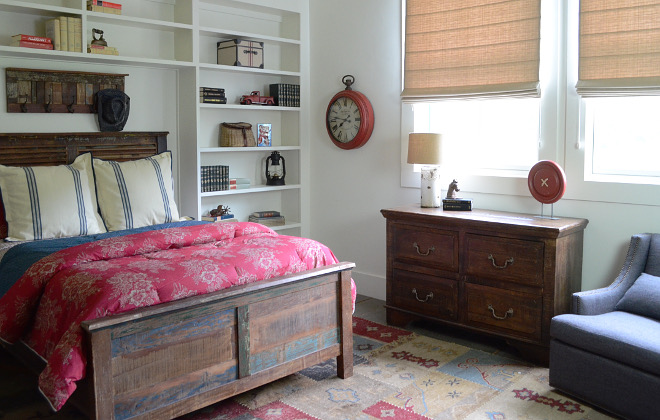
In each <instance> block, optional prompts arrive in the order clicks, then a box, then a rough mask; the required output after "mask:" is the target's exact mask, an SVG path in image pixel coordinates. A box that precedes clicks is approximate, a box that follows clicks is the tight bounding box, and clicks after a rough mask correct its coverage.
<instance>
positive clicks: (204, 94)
mask: <svg viewBox="0 0 660 420" xmlns="http://www.w3.org/2000/svg"><path fill="white" fill-rule="evenodd" d="M199 102H201V103H203V104H226V103H227V97H225V90H224V89H223V88H212V87H204V86H202V87H200V88H199Z"/></svg>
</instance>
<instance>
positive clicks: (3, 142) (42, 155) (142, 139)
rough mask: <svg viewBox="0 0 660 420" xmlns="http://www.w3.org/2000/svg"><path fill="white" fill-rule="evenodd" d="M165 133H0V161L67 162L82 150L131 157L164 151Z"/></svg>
mask: <svg viewBox="0 0 660 420" xmlns="http://www.w3.org/2000/svg"><path fill="white" fill-rule="evenodd" d="M167 134H168V133H167V132H130V131H129V132H123V131H121V132H98V133H13V134H0V164H2V165H9V166H51V165H65V164H70V163H71V162H73V160H74V159H75V158H76V157H77V156H78V155H80V154H82V153H87V152H92V155H93V156H94V157H95V158H100V159H106V160H117V161H125V160H134V159H140V158H144V157H147V156H151V155H155V154H157V153H160V152H164V151H165V150H167Z"/></svg>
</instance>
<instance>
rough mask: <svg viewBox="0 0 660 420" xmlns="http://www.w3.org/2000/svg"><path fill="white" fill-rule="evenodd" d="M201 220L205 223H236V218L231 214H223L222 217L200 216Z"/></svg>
mask: <svg viewBox="0 0 660 420" xmlns="http://www.w3.org/2000/svg"><path fill="white" fill-rule="evenodd" d="M202 220H203V221H205V222H238V219H237V218H236V216H234V215H233V214H231V213H227V214H223V215H222V216H211V215H210V214H209V215H208V216H202Z"/></svg>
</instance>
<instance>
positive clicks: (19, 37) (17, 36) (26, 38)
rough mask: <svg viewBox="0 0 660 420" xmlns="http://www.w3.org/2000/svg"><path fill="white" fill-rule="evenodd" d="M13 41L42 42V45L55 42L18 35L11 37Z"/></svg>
mask: <svg viewBox="0 0 660 420" xmlns="http://www.w3.org/2000/svg"><path fill="white" fill-rule="evenodd" d="M11 40H12V41H30V42H41V43H42V44H52V43H53V40H52V39H50V38H46V37H44V36H34V35H24V34H18V35H14V36H12V37H11Z"/></svg>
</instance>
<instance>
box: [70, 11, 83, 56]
mask: <svg viewBox="0 0 660 420" xmlns="http://www.w3.org/2000/svg"><path fill="white" fill-rule="evenodd" d="M69 33H72V34H73V49H71V38H69V51H75V52H82V18H76V17H73V18H69Z"/></svg>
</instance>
